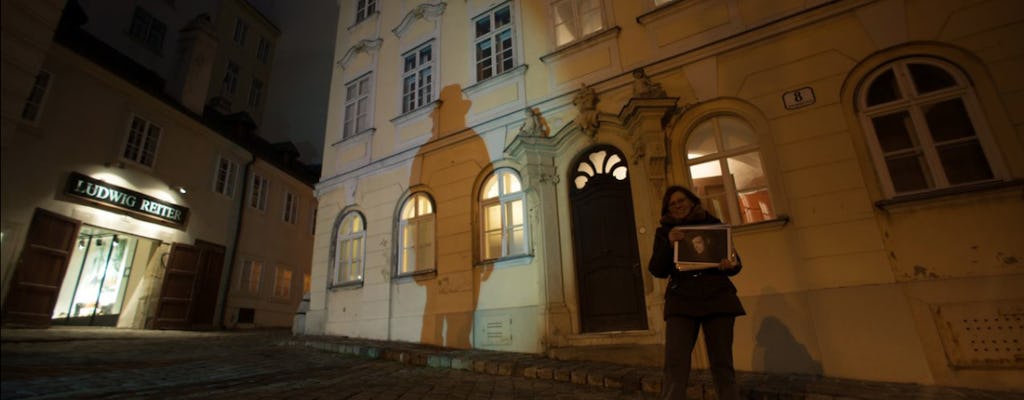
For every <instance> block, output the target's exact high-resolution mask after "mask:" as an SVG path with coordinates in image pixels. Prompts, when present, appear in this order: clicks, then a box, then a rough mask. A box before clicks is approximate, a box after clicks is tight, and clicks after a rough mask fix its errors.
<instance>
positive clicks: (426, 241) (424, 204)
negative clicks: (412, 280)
mask: <svg viewBox="0 0 1024 400" xmlns="http://www.w3.org/2000/svg"><path fill="white" fill-rule="evenodd" d="M398 246H399V248H398V271H397V273H398V275H407V274H412V273H415V272H421V271H429V270H433V269H434V204H433V201H432V200H431V199H430V196H427V194H426V193H422V192H421V193H416V194H414V195H412V196H410V197H409V198H408V199H406V200H405V204H403V205H402V210H401V212H400V213H399V220H398Z"/></svg>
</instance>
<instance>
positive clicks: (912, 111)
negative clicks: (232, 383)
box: [858, 57, 999, 196]
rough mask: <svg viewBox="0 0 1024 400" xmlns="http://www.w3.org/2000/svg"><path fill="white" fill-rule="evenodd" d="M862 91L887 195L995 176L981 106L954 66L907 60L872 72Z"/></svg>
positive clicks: (862, 110)
mask: <svg viewBox="0 0 1024 400" xmlns="http://www.w3.org/2000/svg"><path fill="white" fill-rule="evenodd" d="M859 96H860V98H859V102H858V103H859V105H860V107H858V108H859V109H860V117H861V120H862V121H863V126H864V128H865V131H866V133H867V143H868V147H869V148H870V149H871V154H872V157H873V159H874V161H875V167H876V170H877V172H878V174H879V179H880V181H881V182H882V185H883V187H884V188H885V192H886V193H887V195H888V196H899V195H906V194H913V193H920V192H927V191H931V190H936V189H942V188H947V187H954V186H959V185H966V184H972V183H979V182H986V181H991V180H994V179H996V178H997V175H998V174H997V171H998V170H999V168H998V166H997V164H996V161H995V160H996V159H997V158H996V155H995V154H996V151H995V149H994V145H993V144H992V143H991V137H990V136H989V135H990V134H989V132H988V131H987V130H986V129H985V128H984V125H982V123H981V121H982V120H983V118H984V117H983V115H981V113H982V109H981V107H980V106H978V104H977V100H976V99H975V95H974V91H973V87H972V86H971V83H970V80H969V79H967V78H966V77H965V76H963V75H962V74H961V73H960V71H959V70H958V69H957V68H956V67H954V66H952V65H949V64H947V63H946V62H943V61H939V60H936V59H931V58H923V57H917V58H907V59H902V60H899V61H896V62H892V63H890V64H888V65H885V66H884V67H882V68H880V69H879V70H877V71H876V72H875V73H873V74H872V75H870V76H868V78H867V79H866V81H865V84H864V85H862V89H861V91H860V93H859Z"/></svg>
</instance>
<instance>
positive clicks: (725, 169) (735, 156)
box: [686, 115, 775, 224]
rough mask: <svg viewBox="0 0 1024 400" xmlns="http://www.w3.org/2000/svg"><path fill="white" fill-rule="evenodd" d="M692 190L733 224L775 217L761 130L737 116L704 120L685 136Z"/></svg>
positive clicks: (709, 206) (708, 208)
mask: <svg viewBox="0 0 1024 400" xmlns="http://www.w3.org/2000/svg"><path fill="white" fill-rule="evenodd" d="M686 165H687V167H688V168H689V169H690V179H691V182H692V185H691V189H693V191H694V193H696V194H697V196H700V197H701V199H702V200H703V202H704V208H706V209H707V210H708V211H710V212H711V213H712V214H714V215H715V216H717V217H719V218H721V219H722V221H724V222H726V223H729V224H749V223H752V222H758V221H764V220H768V219H774V218H775V207H774V206H773V204H772V200H771V192H770V191H769V188H768V180H767V177H766V176H765V174H764V166H763V164H762V162H761V155H760V146H759V144H758V139H757V135H756V133H755V132H754V130H753V128H751V127H750V125H749V124H748V123H747V122H746V121H744V120H742V119H740V118H737V117H735V116H731V115H720V116H716V117H713V118H710V119H708V120H706V121H704V122H701V123H700V124H699V125H697V127H696V128H694V129H693V130H692V131H690V134H689V137H688V138H687V140H686Z"/></svg>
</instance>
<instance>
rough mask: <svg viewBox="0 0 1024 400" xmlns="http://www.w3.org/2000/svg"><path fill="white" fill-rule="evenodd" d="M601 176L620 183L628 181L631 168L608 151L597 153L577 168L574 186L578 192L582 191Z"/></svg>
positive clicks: (620, 158)
mask: <svg viewBox="0 0 1024 400" xmlns="http://www.w3.org/2000/svg"><path fill="white" fill-rule="evenodd" d="M601 175H608V176H611V177H612V178H613V179H615V180H618V181H622V180H626V178H628V177H629V166H628V165H627V164H626V160H623V159H622V157H620V156H619V155H618V154H614V153H612V154H609V153H608V151H607V150H598V151H595V152H593V153H590V154H589V155H588V156H587V157H586V158H584V159H583V160H582V161H580V163H579V165H577V166H576V174H575V176H574V177H573V185H575V186H576V189H577V190H582V189H583V188H584V187H586V186H587V184H588V183H590V182H591V181H592V180H594V178H597V177H599V176H601Z"/></svg>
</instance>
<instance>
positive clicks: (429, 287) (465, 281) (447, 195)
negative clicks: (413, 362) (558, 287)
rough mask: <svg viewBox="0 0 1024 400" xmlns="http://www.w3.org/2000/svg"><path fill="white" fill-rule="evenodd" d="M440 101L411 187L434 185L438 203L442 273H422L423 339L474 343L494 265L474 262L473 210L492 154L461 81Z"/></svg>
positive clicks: (436, 237) (435, 243)
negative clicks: (474, 126) (473, 123)
mask: <svg viewBox="0 0 1024 400" xmlns="http://www.w3.org/2000/svg"><path fill="white" fill-rule="evenodd" d="M439 97H440V101H439V103H438V105H437V106H436V107H435V108H434V110H433V111H432V112H431V114H430V115H431V119H432V120H433V121H432V122H433V126H432V129H433V132H432V135H431V138H430V141H428V143H427V144H425V145H423V146H421V147H420V152H419V154H417V155H416V157H415V159H414V160H413V166H412V171H411V174H410V181H409V188H410V191H411V192H412V193H416V192H418V191H420V190H429V194H431V195H432V196H435V197H434V198H433V202H434V210H433V211H434V232H433V235H434V237H433V241H432V243H433V246H434V254H435V255H434V260H435V262H434V265H433V267H434V268H436V271H437V274H436V275H433V274H428V275H420V276H416V277H415V278H414V279H415V281H416V284H418V285H420V286H423V287H424V288H425V289H426V303H425V305H424V308H423V325H422V332H421V334H420V341H421V342H422V343H429V344H434V345H439V346H445V347H455V348H472V347H473V343H472V333H473V314H474V312H475V311H476V306H477V302H478V300H479V296H480V286H481V284H482V283H483V281H486V280H487V279H488V278H489V277H490V275H491V271H492V269H493V265H485V266H474V265H473V264H474V263H473V260H474V257H473V250H472V249H473V246H472V245H467V243H466V242H465V241H467V240H468V241H473V240H477V238H478V237H479V235H477V234H476V232H475V231H474V230H473V228H472V226H473V223H472V220H473V219H472V212H473V211H474V210H476V208H475V205H476V204H477V202H476V201H475V200H476V199H475V198H474V190H473V189H474V188H473V186H474V183H475V182H476V178H477V176H479V175H480V173H481V171H483V170H484V169H490V168H491V167H490V158H489V156H488V152H487V148H486V146H485V145H484V142H483V140H482V139H481V138H480V137H479V136H478V135H476V133H475V132H466V114H467V113H468V112H469V108H470V105H471V104H472V102H470V101H469V100H466V99H464V98H463V97H462V88H461V87H460V86H459V85H449V86H446V87H444V88H443V89H441V93H440V96H439ZM451 135H458V136H459V137H464V138H465V139H462V140H456V141H452V142H449V143H446V144H445V145H444V146H443V147H438V148H433V146H431V142H435V141H437V140H441V139H444V138H446V137H448V136H451Z"/></svg>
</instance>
